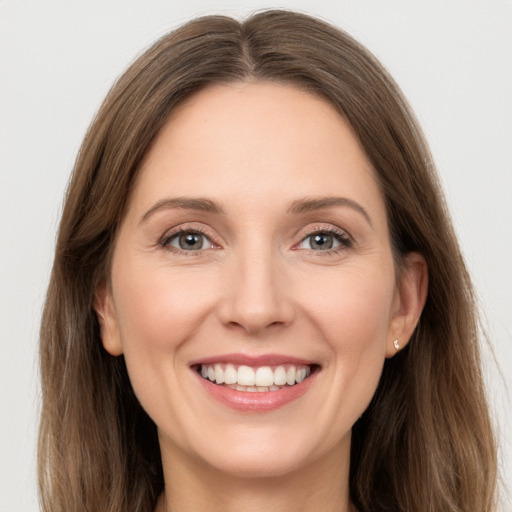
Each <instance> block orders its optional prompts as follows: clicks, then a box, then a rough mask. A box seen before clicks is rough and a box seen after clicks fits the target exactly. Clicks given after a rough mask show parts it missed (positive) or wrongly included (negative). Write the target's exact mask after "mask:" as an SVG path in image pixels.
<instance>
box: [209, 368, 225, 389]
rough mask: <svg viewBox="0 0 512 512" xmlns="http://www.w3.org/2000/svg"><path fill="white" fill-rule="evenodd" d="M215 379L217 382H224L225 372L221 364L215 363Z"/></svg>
mask: <svg viewBox="0 0 512 512" xmlns="http://www.w3.org/2000/svg"><path fill="white" fill-rule="evenodd" d="M208 374H209V372H208ZM215 381H216V382H217V384H223V383H224V372H223V371H222V366H221V365H220V364H216V365H215Z"/></svg>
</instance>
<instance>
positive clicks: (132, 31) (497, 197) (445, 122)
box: [0, 0, 512, 512]
mask: <svg viewBox="0 0 512 512" xmlns="http://www.w3.org/2000/svg"><path fill="white" fill-rule="evenodd" d="M268 7H285V8H293V9H297V10H301V11H303V12H307V13H310V14H314V15H317V16H320V17H322V18H325V19H327V20H329V21H331V22H333V23H335V24H337V25H338V26H340V27H342V28H344V29H345V30H347V31H348V32H349V33H351V34H352V35H353V36H355V37H356V38H357V39H359V40H360V41H361V42H362V43H363V44H365V45H366V46H368V47H369V48H370V50H372V51H373V52H374V53H375V54H376V55H377V57H378V58H380V59H381V61H382V62H383V63H384V65H385V66H386V67H387V68H388V69H389V70H390V72H391V74H392V75H393V76H394V77H395V79H396V80H397V82H398V83H399V85H400V86H401V87H402V89H403V90H404V92H405V94H406V96H407V97H408V99H409V101H410V103H411V104H412V107H413V109H414V110H415V112H416V113H417V115H418V117H419V120H420V123H421V124H422V127H423V129H424V131H425V133H426V136H427V140H428V141H429V143H430V145H431V149H432V152H433V154H434V157H435V160H436V162H437V164H438V168H439V173H440V175H441V180H442V182H443V185H444V187H445V191H446V194H447V199H448V203H449V206H450V210H451V213H452V215H453V219H454V223H455V226H456V230H457V233H458V235H459V238H460V242H461V245H462V248H463V252H464V254H465V257H466V259H467V263H468V265H469V268H470V271H471V273H472V276H473V278H474V281H475V284H476V288H477V291H478V295H479V298H480V302H481V307H482V311H483V313H484V317H485V322H486V325H487V329H488V333H489V339H490V341H491V344H492V347H493V350H494V354H495V358H494V359H493V358H492V356H491V355H490V351H489V350H486V351H485V356H486V357H485V361H486V375H487V379H488V385H489V397H490V400H491V402H492V406H493V411H494V417H495V419H496V423H497V426H498V435H499V439H500V443H501V448H500V463H501V467H502V478H503V480H504V481H505V482H512V442H511V441H510V438H511V437H512V436H511V433H512V430H511V427H512V414H511V402H510V396H509V395H508V391H507V387H508V388H510V387H511V384H512V379H511V376H510V375H511V373H512V335H511V333H512V292H511V290H512V1H511V0H458V1H456V0H430V1H428V2H427V1H423V2H419V1H411V0H387V1H381V0H338V1H335V0H331V1H329V0H296V1H281V2H279V3H277V4H276V3H267V2H258V1H249V0H247V1H232V2H229V1H227V0H218V1H216V2H210V1H207V0H188V1H186V2H185V1H173V0H167V1H163V0H118V1H114V0H82V1H78V0H76V1H65V0H62V1H56V0H45V1H40V0H33V1H29V0H0V87H1V90H0V102H1V103H0V166H1V167H0V170H1V175H0V195H1V197H0V229H1V231H0V294H1V297H0V336H1V339H0V399H1V402H0V405H1V411H0V512H7V511H16V512H18V511H23V512H25V511H27V512H35V511H36V510H37V509H38V503H37V488H36V473H35V452H36V437H37V422H38V404H39V392H38V378H39V377H38V369H37V364H38V363H37V344H38V328H39V321H40V315H41V309H42V304H43V300H44V294H45V289H46V286H47V283H48V276H49V271H50V267H51V262H52V253H53V245H54V240H55V233H56V229H57V224H58V218H59V212H60V209H61V202H62V197H63V193H64V190H65V186H66V182H67V180H68V176H69V173H70V170H71V168H72V166H73V161H74V158H75V155H76V152H77V150H78V148H79V145H80V142H81V139H82V137H83V135H84V132H85V130H86V128H87V126H88V124H89V122H90V121H91V119H92V116H93V114H94V113H95V111H96V110H97V108H98V107H99V104H100V102H101V100H102V98H103V97H104V96H105V94H106V92H107V90H108V89H109V87H110V85H111V84H112V82H113V81H114V79H115V78H116V77H117V76H118V75H119V74H120V73H121V72H122V71H123V69H124V68H125V67H126V66H127V65H128V64H129V63H130V62H131V61H132V60H133V58H134V57H135V56H136V55H138V54H139V53H140V52H141V51H142V50H143V49H144V48H146V47H147V46H148V45H149V44H150V43H151V42H152V41H154V40H155V39H156V38H157V37H159V36H160V35H162V34H164V33H165V32H167V31H168V30H170V29H172V28H173V27H176V26H177V25H179V24H181V23H183V22H184V21H186V20H188V19H190V18H192V17H194V16H196V15H200V14H209V13H224V14H230V15H234V16H237V17H242V16H245V15H247V14H249V13H251V12H253V11H255V10H259V9H262V8H268ZM503 487H504V488H505V487H506V486H505V485H504V486H503ZM509 487H510V486H509ZM509 492H510V491H509ZM506 493H507V491H506V490H505V491H504V500H508V499H510V498H507V495H506ZM505 502H507V503H509V505H508V506H507V505H503V510H512V507H510V508H509V506H510V502H508V501H504V503H505Z"/></svg>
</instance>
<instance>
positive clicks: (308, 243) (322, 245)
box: [300, 233, 341, 251]
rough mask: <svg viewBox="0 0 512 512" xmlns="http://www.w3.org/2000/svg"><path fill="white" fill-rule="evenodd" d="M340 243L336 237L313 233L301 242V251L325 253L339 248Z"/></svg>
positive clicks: (328, 234)
mask: <svg viewBox="0 0 512 512" xmlns="http://www.w3.org/2000/svg"><path fill="white" fill-rule="evenodd" d="M340 245H341V242H340V241H339V240H338V239H337V237H336V236H334V235H332V234H330V233H313V234H312V235H309V236H307V237H306V238H304V240H303V241H302V242H301V244H300V247H301V249H310V250H313V251H327V250H329V249H335V248H336V247H339V246H340Z"/></svg>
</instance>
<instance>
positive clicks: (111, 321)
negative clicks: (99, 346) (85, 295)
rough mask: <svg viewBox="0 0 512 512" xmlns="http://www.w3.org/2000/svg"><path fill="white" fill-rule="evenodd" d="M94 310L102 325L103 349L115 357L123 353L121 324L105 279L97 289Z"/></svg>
mask: <svg viewBox="0 0 512 512" xmlns="http://www.w3.org/2000/svg"><path fill="white" fill-rule="evenodd" d="M94 309H95V311H96V314H97V315H98V321H99V324H100V336H101V342H102V343H103V348H104V349H105V350H106V351H107V352H108V353H109V354H112V355H113V356H119V355H121V354H122V353H123V346H122V344H121V336H120V333H119V324H118V321H117V315H116V311H115V307H114V302H113V300H112V293H111V291H110V288H109V285H108V284H107V282H106V280H105V279H102V280H101V282H100V283H99V284H98V286H97V287H96V292H95V294H94Z"/></svg>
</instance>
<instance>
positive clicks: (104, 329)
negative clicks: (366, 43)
mask: <svg viewBox="0 0 512 512" xmlns="http://www.w3.org/2000/svg"><path fill="white" fill-rule="evenodd" d="M41 365H42V380H43V410H42V421H41V430H40V452H39V453H40V486H41V490H42V497H43V505H44V507H45V510H48V511H49V510H52V511H57V510H112V511H121V510H123V511H128V510H134V511H135V510H137V511H142V510H144V511H151V510H159V511H165V510H168V511H169V510H177V511H179V510H196V509H201V510H235V509H236V510H240V509H243V510H253V509H254V510H261V509H269V510H292V509H293V510H296V509H298V510H323V511H326V510H333V511H334V510H336V511H348V510H359V511H377V510H390V511H391V510H393V511H397V510H403V511H406V510H407V511H410V510H414V511H423V510H424V511H427V510H429V511H430V510H443V511H445V510H478V511H483V510H485V511H490V510H494V489H495V480H496V455H495V447H494V441H493V434H492V430H491V427H490V421H489V415H488V411H487V405H486V401H485V398H484V394H483V385H482V377H481V373H480V362H479V352H478V340H477V325H476V313H475V306H474V299H473V295H472V289H471V284H470V281H469V278H468V276H467V274H466V271H465V267H464V263H463V260H462V257H461V255H460V251H459V248H458V245H457V242H456V239H455V236H454V233H453V229H452V227H451V223H450V220H449V218H448V215H447V213H446V209H445V206H444V203H443V199H442V194H441V192H440V190H439V186H438V182H437V178H436V175H435V171H434V168H433V164H432V161H431V159H430V156H429V154H428V150H427V148H426V145H425V143H424V141H423V138H422V135H421V131H420V129H419V128H418V126H417V124H416V122H415V120H414V118H413V116H412V114H411V112H410V111H409V109H408V107H407V105H406V102H405V100H404V99H403V98H402V96H401V95H400V93H399V91H398V89H397V86H396V85H395V84H394V83H393V81H392V80H391V78H390V77H389V76H388V75H387V74H386V72H385V71H384V70H383V69H382V67H381V66H380V64H379V63H378V62H377V61H376V60H375V59H374V58H373V57H372V56H371V55H370V54H369V53H368V51H367V50H365V49H364V48H362V47H361V46H360V45H358V44H357V43H356V42H354V40H352V39H351V38H350V37H349V36H347V35H346V34H345V33H343V32H341V31H339V30H338V29H335V28H333V27H331V26H329V25H327V24H325V23H323V22H320V21H318V20H315V19H313V18H310V17H307V16H305V15H300V14H295V13H290V12H281V11H269V12H264V13H260V14H257V15H254V16H252V17H250V18H248V19H247V20H246V21H244V22H243V23H239V22H237V21H235V20H232V19H230V18H225V17H207V18H203V19H198V20H195V21H193V22H191V23H189V24H187V25H185V26H183V27H182V28H180V29H179V30H177V31H175V32H173V33H171V34H169V35H167V36H165V37H164V38H162V39H161V40H160V41H158V42H157V43H156V44H155V45H154V46H153V47H152V48H150V49H149V50H148V51H147V52H146V53H145V54H144V55H143V56H142V57H140V58H139V59H138V60H137V61H136V62H135V63H134V64H133V65H132V66H131V67H130V68H129V69H128V71H127V72H126V73H125V74H124V75H123V76H122V77H121V78H120V79H119V81H118V82H117V83H116V85H115V86H114V87H113V89H112V90H111V92H110V93H109V95H108V97H107V98H106V100H105V102H104V104H103V106H102V107H101V109H100V111H99V113H98V115H97V118H96V119H95V121H94V123H93V125H92V126H91V128H90V130H89V132H88V134H87V136H86V138H85V141H84V143H83V146H82V149H81V151H80V154H79V157H78V160H77V163H76V167H75V171H74V174H73V177H72V180H71V183H70V186H69V190H68V195H67V198H66V204H65V208H64V212H63V215H62V222H61V226H60V232H59V238H58V242H57V249H56V256H55V263H54V268H53V273H52V278H51V282H50V288H49V291H48V297H47V302H46V307H45V312H44V318H43V325H42V334H41Z"/></svg>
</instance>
